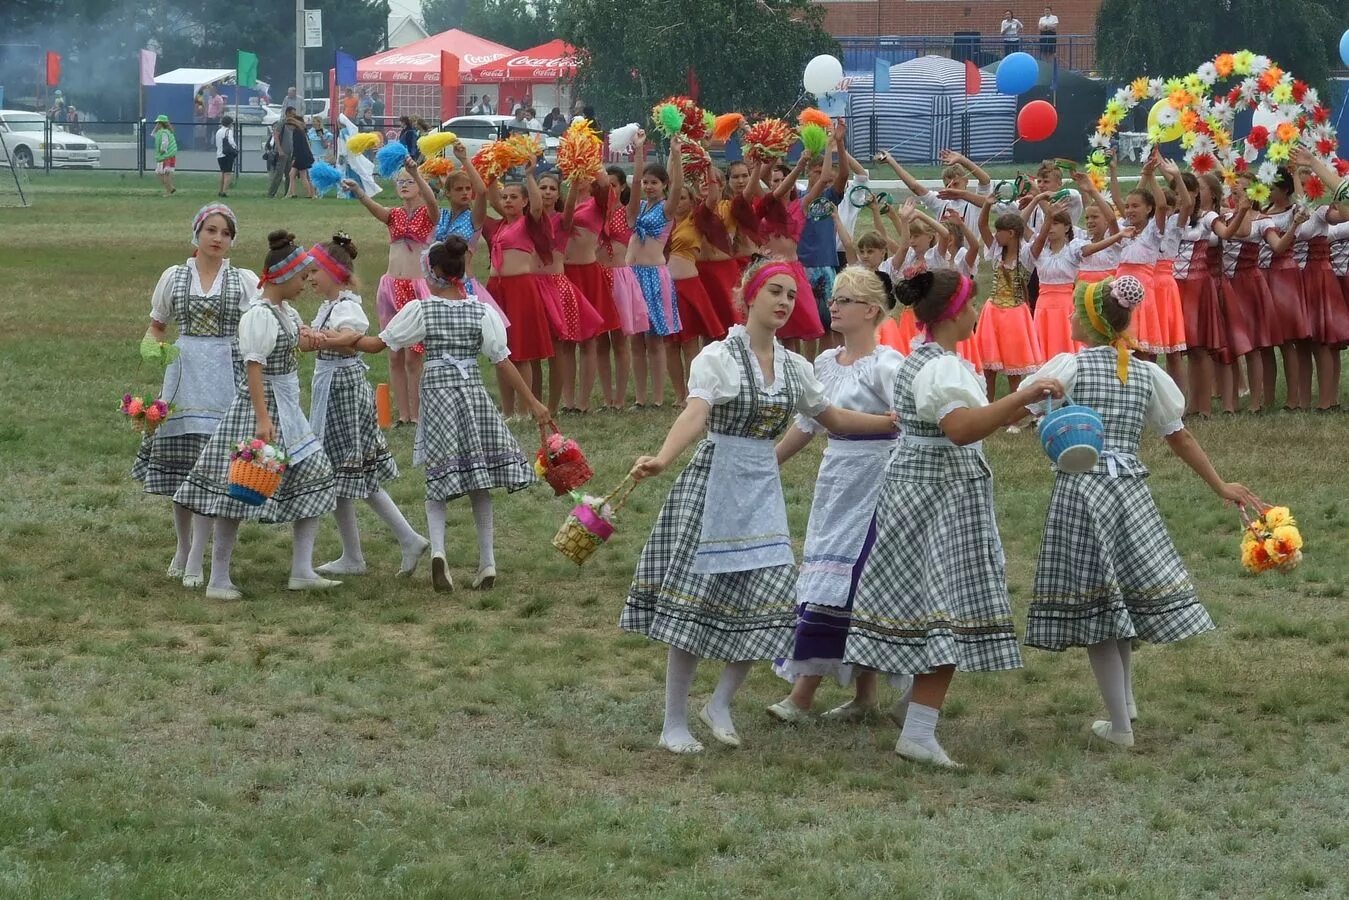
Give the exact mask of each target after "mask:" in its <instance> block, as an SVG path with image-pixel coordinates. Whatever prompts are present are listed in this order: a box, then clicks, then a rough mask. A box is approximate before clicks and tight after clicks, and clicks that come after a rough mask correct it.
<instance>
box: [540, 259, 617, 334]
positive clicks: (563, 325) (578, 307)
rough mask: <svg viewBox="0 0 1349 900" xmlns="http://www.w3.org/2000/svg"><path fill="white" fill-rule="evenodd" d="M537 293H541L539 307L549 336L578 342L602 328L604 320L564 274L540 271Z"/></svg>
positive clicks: (597, 332)
mask: <svg viewBox="0 0 1349 900" xmlns="http://www.w3.org/2000/svg"><path fill="white" fill-rule="evenodd" d="M539 293H541V294H542V295H543V309H544V312H546V313H547V314H548V324H549V326H551V327H552V329H553V340H555V341H568V342H570V343H573V344H579V343H580V342H581V341H588V340H590V339H591V338H593V337H595V335H597V334H599V333H600V331H601V330H602V326H603V325H604V320H603V319H601V318H600V314H599V313H597V312H596V311H595V307H594V306H592V305H591V304H590V300H589V298H587V297H586V295H585V294H583V293H582V292H581V289H580V288H578V287H577V286H576V285H575V283H573V282H572V280H571V279H570V278H568V277H567V276H566V275H560V274H556V273H550V274H547V275H540V276H539Z"/></svg>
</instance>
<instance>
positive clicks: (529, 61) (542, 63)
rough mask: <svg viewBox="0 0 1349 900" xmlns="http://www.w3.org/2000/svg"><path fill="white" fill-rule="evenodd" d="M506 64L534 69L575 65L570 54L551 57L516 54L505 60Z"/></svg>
mask: <svg viewBox="0 0 1349 900" xmlns="http://www.w3.org/2000/svg"><path fill="white" fill-rule="evenodd" d="M506 65H508V66H529V67H531V68H535V69H561V68H563V67H566V66H574V65H576V60H575V59H573V58H572V57H570V56H554V57H553V58H552V59H535V58H534V57H532V56H516V57H514V58H512V59H510V60H508V61H507V62H506Z"/></svg>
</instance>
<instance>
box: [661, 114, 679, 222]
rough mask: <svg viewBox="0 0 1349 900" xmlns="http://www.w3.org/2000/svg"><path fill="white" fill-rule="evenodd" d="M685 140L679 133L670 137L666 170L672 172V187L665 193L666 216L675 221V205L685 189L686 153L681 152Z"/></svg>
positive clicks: (677, 204)
mask: <svg viewBox="0 0 1349 900" xmlns="http://www.w3.org/2000/svg"><path fill="white" fill-rule="evenodd" d="M683 143H684V142H683V140H682V139H681V138H680V136H679V135H677V134H676V135H675V136H674V137H672V138H670V159H669V164H668V165H667V166H666V170H667V171H668V172H669V173H670V189H669V190H668V191H666V193H665V218H666V219H667V220H668V221H670V222H673V221H674V217H675V207H677V206H679V195H680V194H681V193H682V192H683V190H684V154H683V153H682V152H681V149H682V147H683Z"/></svg>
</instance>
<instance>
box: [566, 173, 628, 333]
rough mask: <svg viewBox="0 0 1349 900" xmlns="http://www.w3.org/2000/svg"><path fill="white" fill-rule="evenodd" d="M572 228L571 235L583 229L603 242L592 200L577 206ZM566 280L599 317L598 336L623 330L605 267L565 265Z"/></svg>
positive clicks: (597, 208)
mask: <svg viewBox="0 0 1349 900" xmlns="http://www.w3.org/2000/svg"><path fill="white" fill-rule="evenodd" d="M571 227H572V230H573V231H576V230H580V229H584V230H585V231H589V232H591V233H592V234H594V235H595V236H596V239H597V240H603V239H604V233H605V228H604V215H603V213H601V212H600V206H599V203H598V202H597V201H596V200H595V198H594V197H590V198H588V199H587V200H585V201H584V202H582V203H579V204H577V206H576V209H575V210H574V211H573V212H572V218H571ZM562 268H563V271H564V272H566V274H567V277H568V278H570V279H571V281H572V284H574V285H576V286H577V287H578V288H580V289H581V293H582V294H585V296H586V298H587V299H588V300H589V301H590V303H591V305H592V306H593V307H594V308H595V312H597V313H599V317H600V330H599V333H600V334H607V333H609V332H610V331H617V330H618V329H620V328H622V327H623V320H622V318H621V317H620V316H619V314H618V306H617V304H616V303H615V302H614V289H613V286H612V285H613V282H612V276H608V277H606V275H605V273H604V267H603V266H601V265H600V264H599V262H598V260H592V261H590V262H588V263H579V264H577V263H567V264H565V265H564V266H563V267H562Z"/></svg>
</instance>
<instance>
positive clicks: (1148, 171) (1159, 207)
mask: <svg viewBox="0 0 1349 900" xmlns="http://www.w3.org/2000/svg"><path fill="white" fill-rule="evenodd" d="M1159 159H1161V155H1160V154H1159V153H1158V152H1157V151H1155V150H1154V151H1153V155H1152V158H1151V159H1149V160H1148V161H1147V162H1146V163H1144V164H1143V177H1142V179H1141V180H1140V181H1139V183H1138V186H1139V187H1140V188H1142V189H1143V190H1145V191H1147V192H1148V193H1150V194H1151V195H1152V220H1153V221H1154V222H1156V223H1157V231H1158V232H1160V233H1165V232H1166V192H1165V191H1164V190H1163V189H1162V183H1161V181H1159V180H1158V179H1157V161H1158V160H1159Z"/></svg>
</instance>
